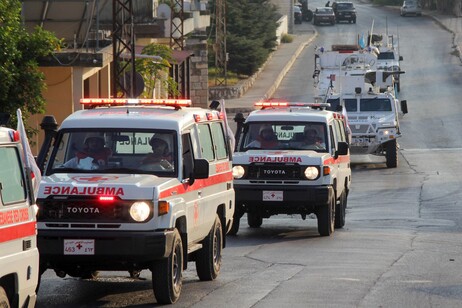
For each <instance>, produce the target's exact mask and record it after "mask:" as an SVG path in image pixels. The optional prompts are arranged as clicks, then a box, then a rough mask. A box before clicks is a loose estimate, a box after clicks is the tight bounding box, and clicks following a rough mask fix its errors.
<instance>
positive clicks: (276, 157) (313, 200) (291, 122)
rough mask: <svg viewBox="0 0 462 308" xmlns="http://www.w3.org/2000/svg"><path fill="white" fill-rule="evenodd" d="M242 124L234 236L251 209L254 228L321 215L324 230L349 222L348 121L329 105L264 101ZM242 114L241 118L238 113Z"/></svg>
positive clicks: (328, 231) (320, 226) (236, 169)
mask: <svg viewBox="0 0 462 308" xmlns="http://www.w3.org/2000/svg"><path fill="white" fill-rule="evenodd" d="M256 106H257V107H260V108H262V109H261V110H255V111H252V112H251V113H250V114H249V115H248V117H247V118H246V119H245V121H244V122H240V124H239V125H238V128H237V136H236V138H237V140H239V142H238V145H237V149H236V151H235V153H234V156H233V175H234V188H235V191H236V210H235V214H234V223H233V228H232V230H231V232H230V233H231V234H236V233H237V232H238V230H239V221H240V219H241V217H242V216H243V215H244V213H247V222H248V224H249V226H250V227H251V228H258V227H260V226H261V225H262V223H263V218H269V217H270V216H272V215H278V214H291V215H294V214H299V215H301V216H302V219H306V216H307V215H309V214H312V213H314V214H316V217H317V220H318V232H319V234H320V235H321V236H329V235H331V234H332V233H333V232H334V228H342V227H343V226H344V225H345V208H346V206H347V198H348V194H349V191H350V184H351V169H350V155H349V150H348V142H347V139H348V137H347V134H346V132H345V128H346V122H345V119H344V117H343V116H342V115H341V114H340V113H337V112H332V111H327V110H324V107H325V105H319V104H309V103H287V102H274V101H273V102H263V103H257V104H256ZM237 118H239V117H237Z"/></svg>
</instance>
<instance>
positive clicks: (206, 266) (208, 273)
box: [196, 215, 223, 281]
mask: <svg viewBox="0 0 462 308" xmlns="http://www.w3.org/2000/svg"><path fill="white" fill-rule="evenodd" d="M222 250H223V228H222V226H221V220H220V217H218V215H216V217H215V223H214V224H213V227H212V230H210V233H209V234H208V235H207V237H206V238H205V240H204V242H203V245H202V249H201V250H199V251H198V252H197V253H198V255H197V258H196V271H197V276H199V279H200V280H202V281H208V280H214V279H215V278H217V276H218V274H219V273H220V269H221V259H222V255H221V254H222Z"/></svg>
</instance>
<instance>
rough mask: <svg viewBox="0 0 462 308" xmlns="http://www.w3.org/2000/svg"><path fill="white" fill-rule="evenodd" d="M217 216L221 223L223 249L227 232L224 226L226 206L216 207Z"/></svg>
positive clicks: (226, 226) (225, 225) (226, 227)
mask: <svg viewBox="0 0 462 308" xmlns="http://www.w3.org/2000/svg"><path fill="white" fill-rule="evenodd" d="M217 215H218V217H219V218H220V221H221V232H222V238H223V248H225V247H226V231H227V230H228V225H227V224H226V204H225V203H222V204H220V205H219V206H218V207H217Z"/></svg>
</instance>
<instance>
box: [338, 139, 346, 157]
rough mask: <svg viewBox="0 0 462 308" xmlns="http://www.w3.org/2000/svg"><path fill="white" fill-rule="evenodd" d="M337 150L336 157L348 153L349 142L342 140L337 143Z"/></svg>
mask: <svg viewBox="0 0 462 308" xmlns="http://www.w3.org/2000/svg"><path fill="white" fill-rule="evenodd" d="M337 148H338V149H337V152H335V156H336V157H335V158H337V157H338V156H339V155H348V148H349V147H348V143H346V142H343V141H340V142H339V143H338V144H337Z"/></svg>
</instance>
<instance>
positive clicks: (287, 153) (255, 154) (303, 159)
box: [233, 150, 330, 165]
mask: <svg viewBox="0 0 462 308" xmlns="http://www.w3.org/2000/svg"><path fill="white" fill-rule="evenodd" d="M329 157H330V155H329V153H318V152H316V151H311V150H296V151H294V150H249V151H247V152H235V153H234V154H233V165H248V164H252V163H275V164H277V163H280V164H290V163H294V164H300V165H320V164H322V163H323V161H324V160H325V159H327V158H329Z"/></svg>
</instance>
